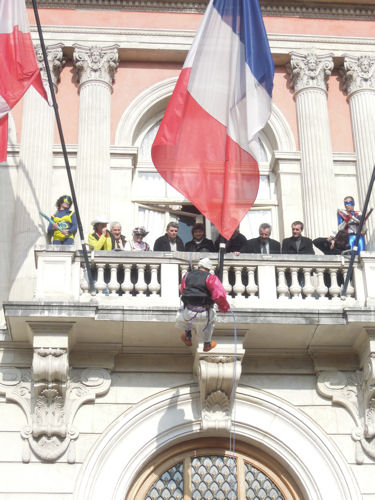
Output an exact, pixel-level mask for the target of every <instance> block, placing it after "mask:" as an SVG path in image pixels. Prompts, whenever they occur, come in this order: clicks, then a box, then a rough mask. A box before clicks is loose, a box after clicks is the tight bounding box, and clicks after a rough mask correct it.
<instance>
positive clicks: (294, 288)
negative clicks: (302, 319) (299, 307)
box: [289, 267, 301, 299]
mask: <svg viewBox="0 0 375 500" xmlns="http://www.w3.org/2000/svg"><path fill="white" fill-rule="evenodd" d="M298 270H299V269H298V267H291V268H290V273H291V275H292V284H291V285H290V287H289V291H290V293H291V295H292V298H293V299H297V298H299V297H300V295H301V286H300V284H299V282H298Z"/></svg>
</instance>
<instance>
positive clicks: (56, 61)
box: [35, 43, 66, 92]
mask: <svg viewBox="0 0 375 500" xmlns="http://www.w3.org/2000/svg"><path fill="white" fill-rule="evenodd" d="M63 47H64V44H63V43H54V44H52V45H48V46H47V47H46V51H47V58H48V64H49V68H50V71H51V77H52V82H53V85H54V87H55V92H56V91H57V85H58V84H59V83H60V74H61V71H62V69H63V67H64V66H65V63H66V60H65V58H64V55H63V50H62V49H63ZM35 55H36V60H37V61H38V66H39V69H40V73H41V75H42V80H43V83H44V87H45V88H46V89H48V90H49V86H48V78H47V71H46V66H45V64H44V59H43V52H42V49H41V46H40V44H37V45H35Z"/></svg>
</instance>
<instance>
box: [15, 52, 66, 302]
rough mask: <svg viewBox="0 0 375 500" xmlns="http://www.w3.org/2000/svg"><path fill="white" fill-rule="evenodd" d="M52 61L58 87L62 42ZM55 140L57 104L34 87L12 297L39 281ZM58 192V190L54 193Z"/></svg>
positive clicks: (23, 148) (25, 294) (25, 124)
mask: <svg viewBox="0 0 375 500" xmlns="http://www.w3.org/2000/svg"><path fill="white" fill-rule="evenodd" d="M36 55H37V61H38V64H39V67H40V69H41V74H42V79H43V81H44V85H45V87H47V85H48V84H47V76H46V70H45V65H44V61H43V55H42V53H41V50H40V48H39V46H37V47H36ZM47 55H48V62H49V66H50V70H51V73H52V78H53V83H54V86H55V91H56V90H57V84H58V82H59V79H60V73H61V70H62V68H63V65H64V62H65V61H64V59H63V52H62V45H61V44H54V45H50V46H48V47H47ZM53 142H54V112H53V108H52V107H51V106H49V105H48V103H47V102H46V101H45V100H44V99H43V98H42V97H41V96H40V95H39V93H38V92H37V91H36V90H34V88H33V87H30V89H29V90H28V91H27V93H26V94H25V97H24V100H23V116H22V130H21V145H20V163H19V166H18V174H17V175H18V179H17V196H16V213H15V222H14V228H13V242H12V276H11V283H12V288H11V294H10V297H11V299H16V300H22V298H24V299H29V298H31V297H32V293H33V290H34V283H35V261H34V255H33V247H34V245H35V244H36V243H45V242H46V221H44V219H42V217H41V216H40V214H39V211H42V212H47V213H49V212H51V209H52V208H53V200H52V191H53V187H52V148H53ZM54 196H56V194H54Z"/></svg>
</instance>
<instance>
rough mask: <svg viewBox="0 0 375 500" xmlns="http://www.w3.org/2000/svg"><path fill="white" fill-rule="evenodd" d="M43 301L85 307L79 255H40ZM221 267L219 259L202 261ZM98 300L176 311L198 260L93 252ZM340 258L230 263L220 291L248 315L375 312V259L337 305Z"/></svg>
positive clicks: (364, 258)
mask: <svg viewBox="0 0 375 500" xmlns="http://www.w3.org/2000/svg"><path fill="white" fill-rule="evenodd" d="M35 254H36V263H37V282H36V283H37V284H36V290H35V294H34V297H35V298H36V299H38V300H45V301H54V300H64V301H78V302H87V301H90V300H92V299H93V295H92V294H91V293H90V292H89V286H88V282H87V279H86V271H85V269H84V264H83V258H82V255H81V253H80V252H78V251H77V250H76V249H75V248H74V247H66V248H62V247H51V246H49V247H39V248H37V249H36V250H35ZM207 255H208V256H209V257H210V258H211V260H212V261H213V263H214V264H217V254H205V256H207ZM89 257H90V265H91V269H92V273H93V276H94V280H95V285H94V286H95V294H94V295H95V299H96V300H97V301H98V302H100V303H103V304H108V305H111V304H113V305H115V304H117V305H120V304H121V305H124V306H129V307H131V306H132V305H134V306H139V305H141V304H142V306H149V307H153V306H158V305H159V306H164V305H165V306H167V305H169V306H177V305H178V304H179V284H180V282H181V279H182V276H183V275H184V273H186V272H187V271H188V269H189V268H190V266H192V267H193V268H196V267H197V263H198V260H199V258H201V257H202V255H201V254H189V253H186V252H175V253H171V252H122V251H120V252H117V251H112V252H105V251H99V252H92V253H91V254H90V255H89ZM348 263H349V262H348V258H344V257H341V256H303V255H296V256H291V255H254V254H241V255H240V256H238V257H236V256H234V255H232V254H227V255H226V256H225V264H224V274H223V285H224V287H225V289H226V291H227V294H228V297H229V301H230V303H231V305H233V306H235V307H237V308H245V309H246V308H249V307H254V306H255V307H283V308H284V307H289V306H290V307H299V306H298V304H300V306H301V307H304V308H317V307H348V306H352V305H358V306H366V305H370V306H372V305H374V304H375V290H373V288H374V285H373V284H372V283H375V271H373V268H374V267H375V266H374V264H375V254H373V253H370V252H362V254H361V257H360V259H359V262H356V263H355V266H354V272H353V277H352V280H351V282H350V285H349V287H348V290H347V295H346V298H345V299H344V300H342V298H341V297H340V294H341V290H342V286H343V283H344V280H345V276H346V273H347V269H348Z"/></svg>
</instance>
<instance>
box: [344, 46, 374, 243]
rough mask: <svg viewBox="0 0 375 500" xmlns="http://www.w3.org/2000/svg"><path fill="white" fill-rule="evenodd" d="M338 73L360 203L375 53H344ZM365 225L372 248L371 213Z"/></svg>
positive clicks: (370, 152)
mask: <svg viewBox="0 0 375 500" xmlns="http://www.w3.org/2000/svg"><path fill="white" fill-rule="evenodd" d="M341 75H342V77H343V83H344V89H345V91H346V92H347V95H348V100H349V106H350V115H351V119H352V130H353V140H354V148H355V152H356V156H357V181H358V191H359V205H360V206H361V205H363V203H364V201H365V198H366V194H367V190H368V185H369V182H370V178H371V175H372V171H373V168H374V164H375V135H374V130H375V57H374V56H373V55H372V56H370V55H361V56H353V55H347V56H345V58H344V66H343V68H341ZM348 194H351V193H348ZM374 204H375V196H374V194H372V197H371V201H370V207H371V206H374ZM360 206H359V207H358V209H360ZM367 226H368V229H369V231H368V234H367V239H368V245H367V247H368V249H369V250H374V249H375V232H374V227H375V226H374V218H373V217H370V218H369V219H368V222H367Z"/></svg>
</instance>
